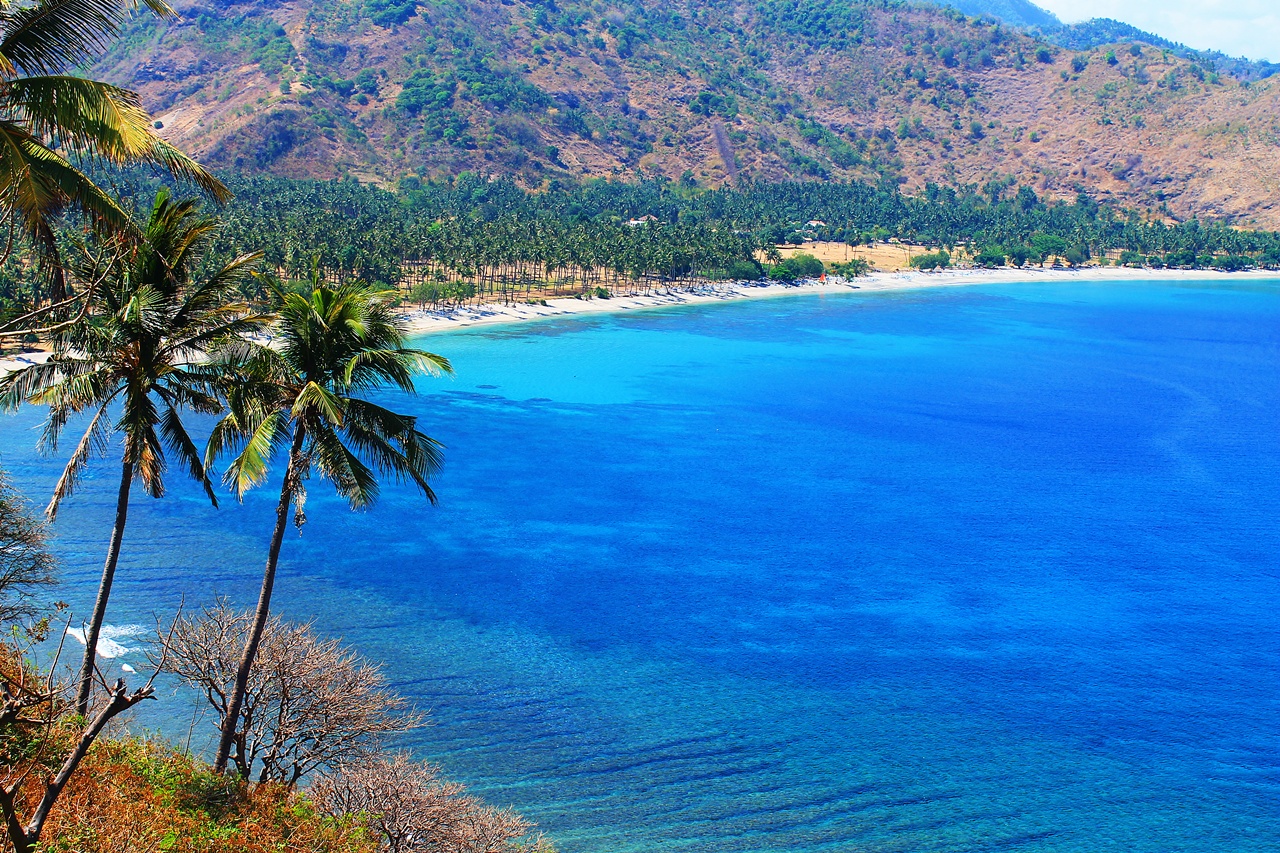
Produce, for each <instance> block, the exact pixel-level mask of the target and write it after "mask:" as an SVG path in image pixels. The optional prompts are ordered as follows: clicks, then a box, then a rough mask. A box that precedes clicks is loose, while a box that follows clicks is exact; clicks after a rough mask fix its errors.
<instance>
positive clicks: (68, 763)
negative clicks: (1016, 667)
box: [0, 619, 167, 853]
mask: <svg viewBox="0 0 1280 853" xmlns="http://www.w3.org/2000/svg"><path fill="white" fill-rule="evenodd" d="M48 636H49V622H48V620H47V619H44V620H41V621H39V622H37V623H36V624H35V626H34V627H33V628H31V629H29V630H26V631H23V630H21V629H18V628H16V627H15V630H14V631H13V634H12V637H13V638H14V639H15V640H16V641H17V643H16V644H15V645H6V646H4V648H3V655H0V817H3V819H4V831H5V836H6V837H7V838H8V841H9V843H10V844H11V845H12V846H13V850H14V853H31V851H33V850H34V849H35V848H36V845H37V844H39V842H40V836H41V834H42V833H43V831H44V827H45V824H46V823H47V822H48V820H49V815H50V813H51V812H52V810H53V807H54V805H55V804H56V803H57V801H58V798H59V797H60V796H61V795H62V792H63V791H64V790H65V789H66V787H67V783H68V782H70V781H71V778H72V777H73V776H74V775H75V772H76V770H77V769H78V768H79V767H80V764H81V762H82V761H84V758H85V756H86V755H88V754H89V749H90V748H91V747H92V746H93V744H94V742H95V741H97V739H98V737H99V736H100V735H101V734H102V732H103V730H104V729H105V728H106V727H107V724H108V723H110V722H111V721H112V720H114V719H115V718H116V717H118V716H120V715H121V714H123V713H124V712H126V711H128V710H129V709H130V708H132V707H134V706H135V705H137V704H139V703H140V702H142V701H143V700H145V699H150V698H152V697H153V696H154V695H155V688H154V684H155V678H156V675H157V674H158V673H159V672H160V671H161V669H162V668H163V665H164V661H165V658H166V651H165V650H166V647H167V642H166V640H165V639H162V640H161V641H160V643H159V651H158V653H157V662H158V664H159V665H158V666H157V667H156V671H155V672H153V673H152V674H151V677H150V678H148V679H147V682H146V683H145V684H144V685H143V686H142V687H140V688H138V689H136V690H133V691H130V690H129V688H128V686H127V685H126V684H125V682H124V680H123V679H118V680H117V681H116V682H115V683H114V684H111V685H107V684H106V682H105V680H104V679H103V678H102V673H101V672H100V671H96V670H95V676H96V678H97V680H98V681H99V683H100V684H101V685H102V687H103V688H104V689H105V691H106V692H105V696H103V698H102V700H101V701H100V702H99V704H98V705H96V706H95V707H92V708H90V711H89V714H88V716H87V717H86V716H82V715H80V714H78V713H77V712H76V709H75V706H74V704H73V703H72V702H71V701H70V697H71V693H72V688H73V687H75V686H78V683H77V685H69V684H64V683H59V682H58V681H57V680H56V678H55V675H54V673H55V672H56V671H57V668H58V658H59V657H60V655H61V652H62V646H61V643H60V644H59V646H58V650H57V652H56V653H55V654H54V657H53V661H52V662H51V663H50V665H49V667H48V670H47V672H42V671H41V670H39V669H37V668H36V667H35V665H33V664H32V663H31V662H30V653H31V650H32V649H33V648H34V647H36V646H38V645H40V644H42V643H44V642H45V641H46V640H47V639H48ZM62 639H63V640H65V639H66V631H65V630H63V631H62Z"/></svg>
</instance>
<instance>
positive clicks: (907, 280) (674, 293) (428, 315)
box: [0, 267, 1280, 374]
mask: <svg viewBox="0 0 1280 853" xmlns="http://www.w3.org/2000/svg"><path fill="white" fill-rule="evenodd" d="M1242 279H1256V280H1280V272H1277V271H1274V270H1247V271H1244V272H1231V273H1228V272H1219V271H1216V270H1151V269H1130V268H1128V267H1084V268H1083V269H1063V268H1055V269H1041V268H1039V267H1031V268H1022V269H1010V268H1007V267H1006V268H1003V269H991V270H985V269H982V270H975V269H951V270H942V271H934V272H919V271H917V270H912V271H901V272H873V273H871V274H869V275H865V276H862V277H860V278H856V279H843V278H836V277H832V278H830V279H829V280H827V281H800V282H795V283H793V284H774V283H758V282H725V283H716V284H704V285H700V286H698V287H695V288H689V289H672V290H670V291H661V292H655V293H651V294H649V295H647V296H645V295H640V296H614V297H611V298H609V299H575V298H573V297H571V296H566V297H562V298H559V299H549V300H547V304H546V305H527V304H523V303H515V304H509V305H504V304H502V303H496V302H491V303H485V304H481V305H474V306H465V307H461V308H449V309H430V308H427V309H411V310H409V311H407V312H405V314H404V316H405V318H406V319H407V320H408V326H409V333H410V334H412V335H431V334H438V333H440V332H449V331H453V330H455V329H464V328H468V327H471V326H485V325H507V324H514V323H526V322H531V321H534V320H545V319H551V318H556V317H575V316H581V315H589V314H617V313H622V312H625V311H640V310H650V309H654V308H672V307H677V306H682V305H701V304H707V303H712V302H728V301H734V300H739V299H770V298H775V297H780V296H803V295H811V294H825V293H889V292H895V291H910V290H923V289H927V288H933V287H957V286H963V285H976V284H1021V283H1032V282H1041V281H1079V282H1100V281H1223V282H1228V281H1240V280H1242ZM47 357H48V356H47V353H44V352H31V353H25V354H21V355H10V356H3V357H0V374H3V373H7V372H8V371H10V370H14V369H16V368H20V367H25V366H27V365H30V364H38V363H40V362H42V361H44V360H45V358H47Z"/></svg>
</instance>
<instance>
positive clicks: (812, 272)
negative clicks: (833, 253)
mask: <svg viewBox="0 0 1280 853" xmlns="http://www.w3.org/2000/svg"><path fill="white" fill-rule="evenodd" d="M825 272H826V266H825V265H824V264H823V263H822V261H820V260H818V259H817V258H815V257H814V256H813V255H810V254H808V253H807V252H796V253H795V254H794V255H792V256H791V257H789V258H787V259H785V260H783V261H780V262H778V263H776V264H774V265H773V266H771V267H769V270H768V275H769V278H770V279H772V280H773V281H782V282H793V281H799V280H800V279H806V278H819V277H820V276H822V275H823V274H824V273H825Z"/></svg>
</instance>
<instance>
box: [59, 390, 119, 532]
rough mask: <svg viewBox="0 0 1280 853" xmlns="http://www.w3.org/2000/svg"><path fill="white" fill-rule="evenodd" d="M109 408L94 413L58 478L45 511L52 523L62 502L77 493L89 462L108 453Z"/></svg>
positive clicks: (104, 406)
mask: <svg viewBox="0 0 1280 853" xmlns="http://www.w3.org/2000/svg"><path fill="white" fill-rule="evenodd" d="M107 408H108V407H107V404H103V405H102V406H101V407H99V409H98V411H96V412H94V413H93V418H92V419H91V420H90V421H89V426H88V427H87V428H86V429H85V431H84V435H83V436H81V438H80V441H79V443H77V444H76V449H75V452H74V453H72V454H71V458H70V459H68V460H67V464H66V465H65V466H64V467H63V469H62V476H60V477H59V478H58V482H57V484H55V485H54V487H53V496H52V497H51V498H50V499H49V505H48V506H47V507H45V510H44V513H45V515H46V516H48V518H49V520H50V521H53V520H54V518H56V517H57V515H58V507H59V506H61V505H62V502H63V501H64V500H66V499H67V498H69V497H71V495H72V493H74V492H75V490H76V485H77V483H78V482H79V480H80V475H81V474H82V473H84V469H85V468H86V467H87V466H88V464H89V460H90V459H91V458H93V456H94V455H99V456H100V455H102V454H103V453H105V452H106V449H107V443H108V441H109V438H108V433H107V423H106V420H105V418H106V414H107Z"/></svg>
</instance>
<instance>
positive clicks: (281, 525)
mask: <svg viewBox="0 0 1280 853" xmlns="http://www.w3.org/2000/svg"><path fill="white" fill-rule="evenodd" d="M305 436H306V429H305V428H304V427H303V425H302V424H298V425H297V426H296V427H295V428H294V431H293V447H292V448H291V449H290V451H289V465H288V467H287V468H286V469H285V472H284V483H283V484H282V485H281V486H280V503H279V504H277V505H276V526H275V530H273V531H272V533H271V546H270V548H269V549H268V550H267V566H266V569H265V570H264V571H263V572H262V589H261V590H260V591H259V592H258V608H257V610H255V611H254V614H253V627H252V628H250V629H249V639H248V640H247V641H246V642H245V645H244V653H243V654H242V655H241V656H240V667H239V669H237V670H236V683H235V686H234V687H233V688H232V690H231V699H230V700H229V701H228V702H227V713H226V716H225V717H223V718H222V733H221V736H220V737H219V738H218V754H217V756H216V757H215V758H214V762H213V768H214V771H215V772H218V773H225V772H226V770H227V759H228V758H229V757H230V756H231V744H232V742H233V741H234V740H235V736H236V722H237V721H238V720H239V719H240V707H241V706H242V705H243V704H244V695H245V693H246V692H247V691H248V689H249V673H250V671H251V670H252V669H253V661H254V659H255V658H256V657H257V656H258V644H259V643H260V642H262V632H263V631H264V630H266V627H267V619H268V618H270V616H271V591H272V589H273V588H274V587H275V584H276V564H277V562H278V561H279V560H280V546H281V544H282V543H283V542H284V531H285V528H286V527H288V526H289V504H291V503H293V493H294V489H295V487H296V485H297V484H296V482H295V480H296V478H297V476H298V474H299V473H300V472H299V469H300V468H301V465H300V462H299V460H300V458H301V456H302V441H303V438H304V437H305ZM243 769H244V771H245V773H246V775H247V774H248V771H249V770H250V769H251V768H248V767H245V768H243Z"/></svg>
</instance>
